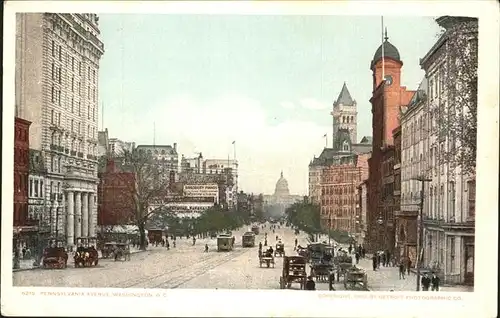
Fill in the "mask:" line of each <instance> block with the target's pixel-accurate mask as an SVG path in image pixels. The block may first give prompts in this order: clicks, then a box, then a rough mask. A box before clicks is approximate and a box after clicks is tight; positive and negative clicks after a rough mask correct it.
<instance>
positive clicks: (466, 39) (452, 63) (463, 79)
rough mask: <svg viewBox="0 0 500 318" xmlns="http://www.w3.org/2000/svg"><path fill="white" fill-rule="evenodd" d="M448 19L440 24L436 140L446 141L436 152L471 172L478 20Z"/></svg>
mask: <svg viewBox="0 0 500 318" xmlns="http://www.w3.org/2000/svg"><path fill="white" fill-rule="evenodd" d="M441 19H442V20H441V21H444V19H443V18H441ZM448 21H450V22H446V21H445V22H444V23H442V26H444V27H445V29H446V30H445V32H444V33H443V36H444V37H446V53H445V54H446V62H445V64H444V66H443V69H442V70H441V76H442V77H441V81H442V83H439V84H440V85H438V89H439V90H441V89H444V91H442V93H443V96H444V97H443V98H441V100H440V105H439V106H440V107H439V110H440V112H439V114H438V117H437V124H438V125H437V127H438V141H437V142H438V143H440V142H442V141H443V140H447V141H448V145H447V147H445V149H446V150H444V149H440V151H439V152H440V160H441V162H446V163H449V164H450V166H451V167H452V168H455V167H461V170H462V171H463V172H464V173H470V174H473V173H474V172H475V169H476V145H477V83H478V82H477V67H478V44H477V43H478V20H477V19H475V18H460V17H454V18H449V20H448ZM438 23H440V20H439V19H438ZM440 93H441V92H440ZM439 96H441V94H440V95H439Z"/></svg>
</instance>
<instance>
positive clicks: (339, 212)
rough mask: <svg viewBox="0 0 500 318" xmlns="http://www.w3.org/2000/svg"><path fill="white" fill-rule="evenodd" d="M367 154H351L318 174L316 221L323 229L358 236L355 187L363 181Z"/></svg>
mask: <svg viewBox="0 0 500 318" xmlns="http://www.w3.org/2000/svg"><path fill="white" fill-rule="evenodd" d="M368 157H369V154H359V155H357V154H351V155H350V156H348V155H346V156H343V157H341V158H338V160H339V161H338V162H336V163H335V164H332V165H331V166H329V167H327V168H324V169H323V172H322V175H321V200H320V213H321V215H320V220H321V226H322V227H323V228H328V229H334V230H339V231H345V232H349V233H352V234H355V233H358V232H359V228H358V225H357V224H358V223H356V221H359V219H360V217H359V212H358V208H359V205H360V202H359V193H358V185H359V184H360V182H361V181H362V180H364V179H366V178H367V174H368V167H367V160H368Z"/></svg>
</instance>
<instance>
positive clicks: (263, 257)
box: [259, 250, 275, 268]
mask: <svg viewBox="0 0 500 318" xmlns="http://www.w3.org/2000/svg"><path fill="white" fill-rule="evenodd" d="M262 264H266V266H267V268H269V267H271V265H273V267H274V264H275V263H274V254H273V253H272V252H271V251H269V250H268V251H265V252H262V251H260V250H259V266H260V267H262Z"/></svg>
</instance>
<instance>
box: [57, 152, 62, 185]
mask: <svg viewBox="0 0 500 318" xmlns="http://www.w3.org/2000/svg"><path fill="white" fill-rule="evenodd" d="M57 172H59V173H61V157H59V158H58V159H57ZM59 185H60V183H58V187H59ZM58 192H59V191H58Z"/></svg>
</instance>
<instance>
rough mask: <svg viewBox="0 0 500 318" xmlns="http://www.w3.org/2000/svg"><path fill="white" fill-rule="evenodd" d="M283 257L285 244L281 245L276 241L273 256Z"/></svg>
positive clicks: (281, 243)
mask: <svg viewBox="0 0 500 318" xmlns="http://www.w3.org/2000/svg"><path fill="white" fill-rule="evenodd" d="M277 255H279V256H281V257H283V256H285V244H283V242H281V240H280V241H278V243H276V249H275V250H274V256H277Z"/></svg>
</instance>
